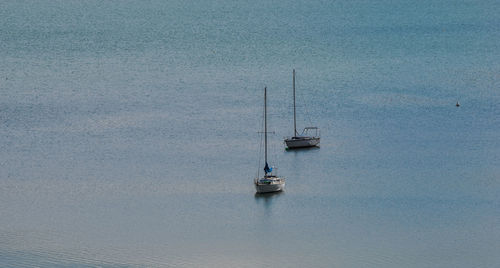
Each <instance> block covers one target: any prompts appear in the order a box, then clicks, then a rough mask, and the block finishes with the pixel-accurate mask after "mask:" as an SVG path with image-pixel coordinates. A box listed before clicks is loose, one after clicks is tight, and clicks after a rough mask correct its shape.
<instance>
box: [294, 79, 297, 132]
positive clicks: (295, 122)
mask: <svg viewBox="0 0 500 268" xmlns="http://www.w3.org/2000/svg"><path fill="white" fill-rule="evenodd" d="M293 136H294V137H296V136H297V120H296V116H295V69H293Z"/></svg>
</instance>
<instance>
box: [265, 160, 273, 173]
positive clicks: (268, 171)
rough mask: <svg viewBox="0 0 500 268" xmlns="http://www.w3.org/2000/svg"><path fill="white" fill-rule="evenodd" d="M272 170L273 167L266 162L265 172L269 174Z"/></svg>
mask: <svg viewBox="0 0 500 268" xmlns="http://www.w3.org/2000/svg"><path fill="white" fill-rule="evenodd" d="M271 171H273V168H272V167H271V168H270V167H269V165H268V164H267V162H266V166H265V167H264V172H266V174H267V173H270V172H271Z"/></svg>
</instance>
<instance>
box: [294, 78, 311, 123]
mask: <svg viewBox="0 0 500 268" xmlns="http://www.w3.org/2000/svg"><path fill="white" fill-rule="evenodd" d="M295 76H297V74H295ZM295 83H297V79H296V81H295ZM299 95H300V97H301V99H302V103H303V104H304V110H305V117H306V119H307V121H309V126H312V125H313V124H312V121H311V116H310V114H309V111H308V110H307V105H306V101H305V98H304V95H303V94H299ZM305 127H308V126H305Z"/></svg>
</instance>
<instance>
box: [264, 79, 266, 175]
mask: <svg viewBox="0 0 500 268" xmlns="http://www.w3.org/2000/svg"><path fill="white" fill-rule="evenodd" d="M264 148H265V149H264V151H265V153H264V155H265V163H266V165H267V87H265V88H264Z"/></svg>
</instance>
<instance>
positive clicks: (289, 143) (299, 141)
mask: <svg viewBox="0 0 500 268" xmlns="http://www.w3.org/2000/svg"><path fill="white" fill-rule="evenodd" d="M319 141H320V138H319V137H300V138H295V139H294V138H289V139H286V140H285V144H286V147H288V148H290V149H293V148H305V147H314V146H318V145H319Z"/></svg>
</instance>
